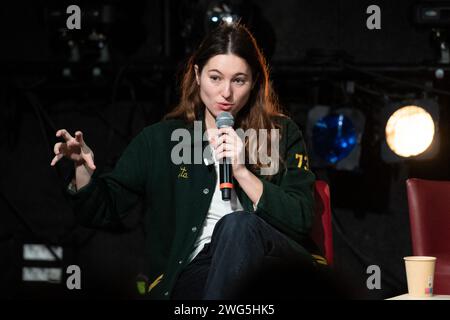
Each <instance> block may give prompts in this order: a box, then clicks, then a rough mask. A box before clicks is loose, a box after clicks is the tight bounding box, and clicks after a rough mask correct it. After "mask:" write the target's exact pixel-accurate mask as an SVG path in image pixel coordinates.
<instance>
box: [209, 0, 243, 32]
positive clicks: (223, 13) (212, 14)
mask: <svg viewBox="0 0 450 320" xmlns="http://www.w3.org/2000/svg"><path fill="white" fill-rule="evenodd" d="M243 12H244V10H243V4H242V3H241V2H240V1H224V0H220V1H211V2H210V4H209V5H208V7H207V8H206V21H205V29H206V30H211V29H214V28H215V27H216V26H218V25H219V24H221V23H226V24H232V23H235V22H237V21H239V20H240V19H241V18H242V17H243Z"/></svg>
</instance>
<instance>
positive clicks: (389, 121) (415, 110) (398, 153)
mask: <svg viewBox="0 0 450 320" xmlns="http://www.w3.org/2000/svg"><path fill="white" fill-rule="evenodd" d="M438 116H439V108H438V105H437V103H436V102H435V101H434V100H416V101H410V102H407V103H396V104H392V105H389V106H387V107H386V109H385V111H384V112H383V129H384V132H383V134H384V137H385V139H384V141H383V143H382V158H383V160H384V161H385V162H397V161H402V160H404V159H430V158H432V157H433V156H434V155H435V154H436V152H437V150H438V144H439V141H438V136H437V132H438Z"/></svg>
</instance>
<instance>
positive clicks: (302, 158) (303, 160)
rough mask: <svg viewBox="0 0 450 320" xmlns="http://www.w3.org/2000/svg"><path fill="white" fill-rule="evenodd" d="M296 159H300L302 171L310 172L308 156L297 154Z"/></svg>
mask: <svg viewBox="0 0 450 320" xmlns="http://www.w3.org/2000/svg"><path fill="white" fill-rule="evenodd" d="M295 159H298V165H297V166H298V167H299V168H300V169H302V168H304V169H305V170H309V164H308V156H306V155H303V154H298V153H296V154H295Z"/></svg>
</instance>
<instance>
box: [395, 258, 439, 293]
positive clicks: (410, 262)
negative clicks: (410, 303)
mask: <svg viewBox="0 0 450 320" xmlns="http://www.w3.org/2000/svg"><path fill="white" fill-rule="evenodd" d="M403 259H404V260H405V268H406V279H407V281H408V293H409V295H410V296H411V297H431V296H432V295H433V283H434V267H435V265H436V257H428V256H410V257H404V258H403Z"/></svg>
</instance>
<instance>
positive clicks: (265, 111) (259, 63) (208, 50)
mask: <svg viewBox="0 0 450 320" xmlns="http://www.w3.org/2000/svg"><path fill="white" fill-rule="evenodd" d="M218 54H234V55H236V56H238V57H240V58H242V59H244V60H245V61H246V62H247V63H248V65H249V66H250V69H251V71H252V76H253V79H254V86H253V89H252V92H251V93H250V98H249V100H248V102H247V104H246V105H245V106H244V107H243V108H242V109H241V110H240V111H239V113H238V115H237V117H236V119H235V127H237V128H242V129H243V130H244V131H245V130H247V129H249V128H252V129H255V130H256V133H259V129H268V134H267V151H268V155H269V156H272V155H271V154H270V153H271V143H270V142H271V136H270V129H280V137H281V134H283V133H282V132H281V128H279V126H278V124H277V123H276V122H275V121H274V116H284V114H283V112H282V109H281V106H280V104H279V103H278V98H277V96H276V94H275V92H274V90H273V88H272V84H271V82H270V79H269V70H268V66H267V63H266V60H265V58H264V55H263V54H262V52H261V50H260V49H259V47H258V45H257V43H256V40H255V38H254V37H253V35H252V34H251V33H250V31H249V30H248V29H247V28H246V27H245V26H244V25H242V24H240V23H234V24H225V23H224V24H221V25H220V26H218V27H217V28H216V29H214V30H213V31H212V32H210V33H209V34H208V35H207V36H206V38H205V39H204V40H203V41H202V43H201V44H200V46H199V48H198V49H197V50H196V51H195V52H194V53H193V55H192V56H191V57H190V58H189V60H188V63H187V65H186V68H185V70H184V73H183V77H182V82H181V97H180V102H179V104H178V105H177V106H176V107H175V108H174V110H173V111H171V112H170V113H168V114H167V115H166V116H165V117H164V119H173V118H176V119H184V120H185V121H186V122H187V123H191V122H193V121H195V120H198V115H199V113H200V112H204V108H205V106H204V104H203V102H202V101H201V99H200V93H199V91H200V90H199V86H198V85H197V82H196V79H195V70H194V66H195V65H197V66H198V72H199V73H201V71H202V69H203V67H204V66H205V64H206V63H207V62H208V60H209V59H210V58H211V57H213V56H215V55H218ZM249 145H250V144H249V141H245V149H246V159H250V157H251V158H252V159H257V156H256V154H255V153H256V152H257V150H256V149H255V148H252V149H254V150H249ZM254 145H256V144H254ZM260 146H261V143H260V141H258V143H257V148H258V150H259V148H260ZM274 156H275V155H274ZM278 156H279V155H277V157H276V159H277V158H278ZM272 158H273V157H272ZM279 160H280V161H281V162H283V160H282V159H281V158H280V159H279ZM265 166H266V165H265ZM261 167H263V165H262V164H261V163H260V162H259V161H257V163H256V164H253V165H249V168H250V169H251V170H252V171H253V172H256V170H258V169H260V168H261Z"/></svg>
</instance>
